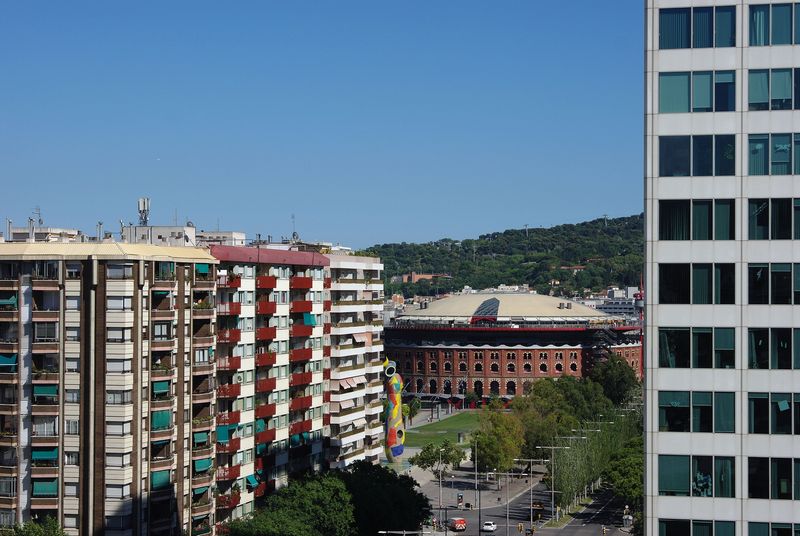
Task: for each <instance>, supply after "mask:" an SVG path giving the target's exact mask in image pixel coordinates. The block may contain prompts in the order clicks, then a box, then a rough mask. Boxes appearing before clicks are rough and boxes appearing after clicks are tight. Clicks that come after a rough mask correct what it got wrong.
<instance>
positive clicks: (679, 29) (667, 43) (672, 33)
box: [658, 8, 691, 49]
mask: <svg viewBox="0 0 800 536" xmlns="http://www.w3.org/2000/svg"><path fill="white" fill-rule="evenodd" d="M690 15H691V10H690V9H688V8H680V9H661V10H659V13H658V29H659V35H658V47H659V48H661V49H669V48H689V39H690V37H691V25H690V22H689V17H690Z"/></svg>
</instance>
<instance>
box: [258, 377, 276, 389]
mask: <svg viewBox="0 0 800 536" xmlns="http://www.w3.org/2000/svg"><path fill="white" fill-rule="evenodd" d="M276 384H277V380H276V379H275V378H264V379H261V380H258V381H257V382H256V392H257V393H270V392H272V391H274V390H275V385H276Z"/></svg>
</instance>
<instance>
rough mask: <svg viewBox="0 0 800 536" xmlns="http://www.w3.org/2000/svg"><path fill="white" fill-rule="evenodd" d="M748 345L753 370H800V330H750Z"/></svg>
mask: <svg viewBox="0 0 800 536" xmlns="http://www.w3.org/2000/svg"><path fill="white" fill-rule="evenodd" d="M747 345H748V347H749V348H748V363H749V367H750V368H751V369H773V370H790V369H792V368H794V369H800V329H792V328H749V329H748V330H747Z"/></svg>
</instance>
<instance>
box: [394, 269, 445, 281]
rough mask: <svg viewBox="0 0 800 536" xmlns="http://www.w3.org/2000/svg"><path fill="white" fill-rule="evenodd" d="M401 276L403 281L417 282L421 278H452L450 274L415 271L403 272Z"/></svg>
mask: <svg viewBox="0 0 800 536" xmlns="http://www.w3.org/2000/svg"><path fill="white" fill-rule="evenodd" d="M401 278H402V282H403V283H417V282H419V281H423V280H425V281H432V280H434V279H452V276H451V275H450V274H418V273H417V272H411V273H410V274H403V275H402V276H401Z"/></svg>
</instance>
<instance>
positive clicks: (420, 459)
mask: <svg viewBox="0 0 800 536" xmlns="http://www.w3.org/2000/svg"><path fill="white" fill-rule="evenodd" d="M463 459H464V451H463V450H461V448H459V447H458V446H456V445H454V444H453V443H451V442H450V440H449V439H445V440H444V441H442V442H441V443H438V444H437V443H428V444H427V445H425V446H424V447H422V450H420V451H419V452H418V453H417V454H415V455H414V456H412V457H411V458H410V459H409V460H408V461H409V462H410V463H411V464H412V465H416V466H417V467H419V468H420V469H424V470H426V471H431V472H432V473H433V475H434V476H435V477H436V478H439V474H440V473H442V472H446V471H447V470H448V468H452V467H456V466H458V465H459V464H460V463H461V460H463Z"/></svg>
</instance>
